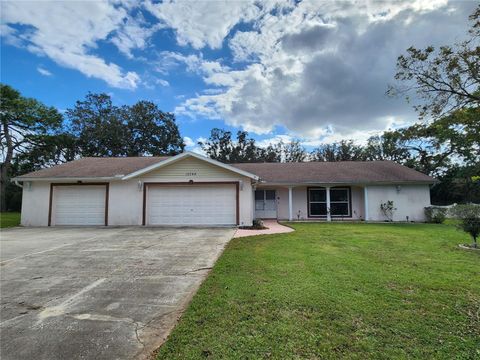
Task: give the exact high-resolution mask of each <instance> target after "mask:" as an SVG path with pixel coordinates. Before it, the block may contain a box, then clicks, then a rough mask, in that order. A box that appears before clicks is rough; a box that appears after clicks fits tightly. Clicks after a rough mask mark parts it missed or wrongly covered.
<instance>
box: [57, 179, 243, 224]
mask: <svg viewBox="0 0 480 360" xmlns="http://www.w3.org/2000/svg"><path fill="white" fill-rule="evenodd" d="M145 186H146V189H145V197H144V200H143V201H144V202H145V203H144V210H143V211H144V214H143V219H144V224H145V225H235V224H237V211H238V209H237V201H238V200H237V191H238V190H237V188H236V186H235V184H215V185H155V184H150V185H147V184H146V185H145ZM139 195H140V194H139ZM129 210H130V209H125V211H129ZM107 217H108V185H106V184H105V185H104V184H101V185H69V186H61V185H55V186H52V199H51V209H50V215H49V223H50V225H108V223H107Z"/></svg>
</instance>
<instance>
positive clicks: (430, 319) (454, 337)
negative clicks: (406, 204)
mask: <svg viewBox="0 0 480 360" xmlns="http://www.w3.org/2000/svg"><path fill="white" fill-rule="evenodd" d="M292 226H293V227H294V228H295V229H296V230H297V231H296V232H293V233H288V234H279V235H269V236H256V237H248V238H239V239H234V240H232V241H231V242H230V244H229V245H228V247H227V249H226V250H225V252H224V254H223V255H222V257H221V258H220V259H219V261H218V262H217V264H216V265H215V267H214V269H213V270H212V272H211V273H210V275H209V277H208V278H207V280H206V281H205V282H204V284H203V285H202V286H201V288H200V290H199V291H198V293H197V294H196V295H195V297H194V298H193V300H192V302H191V304H190V306H189V307H188V309H187V311H186V312H185V313H184V315H183V316H182V319H181V320H180V323H179V324H178V325H177V327H176V328H175V329H174V331H173V332H172V334H171V335H170V337H169V339H168V340H167V342H166V343H165V344H164V345H163V346H162V347H161V348H160V350H159V353H158V359H202V358H212V359H270V358H271V359H339V358H348V359H389V358H391V359H407V358H415V359H427V358H428V359H480V254H479V253H476V252H475V253H474V252H469V251H462V250H459V249H458V248H457V247H456V245H457V244H459V243H462V242H467V241H469V240H468V238H467V235H465V234H463V233H462V232H460V231H458V230H456V229H455V227H454V226H452V225H433V224H432V225H430V224H364V223H357V224H353V223H351V224H345V223H342V224H339V223H336V224H326V223H301V224H300V223H297V224H292Z"/></svg>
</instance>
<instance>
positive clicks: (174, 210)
mask: <svg viewBox="0 0 480 360" xmlns="http://www.w3.org/2000/svg"><path fill="white" fill-rule="evenodd" d="M236 197H237V194H236V187H235V185H233V184H215V185H184V186H177V185H174V186H167V185H148V186H147V188H146V214H145V217H146V219H145V220H146V221H145V223H146V225H235V224H236V223H237V218H236V213H237V206H236V204H237V199H236Z"/></svg>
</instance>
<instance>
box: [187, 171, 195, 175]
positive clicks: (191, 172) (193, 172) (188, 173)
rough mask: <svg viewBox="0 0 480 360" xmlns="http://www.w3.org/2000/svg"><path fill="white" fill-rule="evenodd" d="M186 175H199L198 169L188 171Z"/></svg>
mask: <svg viewBox="0 0 480 360" xmlns="http://www.w3.org/2000/svg"><path fill="white" fill-rule="evenodd" d="M185 176H197V172H196V171H190V172H186V173H185Z"/></svg>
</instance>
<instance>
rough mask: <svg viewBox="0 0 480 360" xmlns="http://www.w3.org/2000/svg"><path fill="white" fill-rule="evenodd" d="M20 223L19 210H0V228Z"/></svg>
mask: <svg viewBox="0 0 480 360" xmlns="http://www.w3.org/2000/svg"><path fill="white" fill-rule="evenodd" d="M18 225H20V213H19V212H2V213H0V228H7V227H12V226H18Z"/></svg>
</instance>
